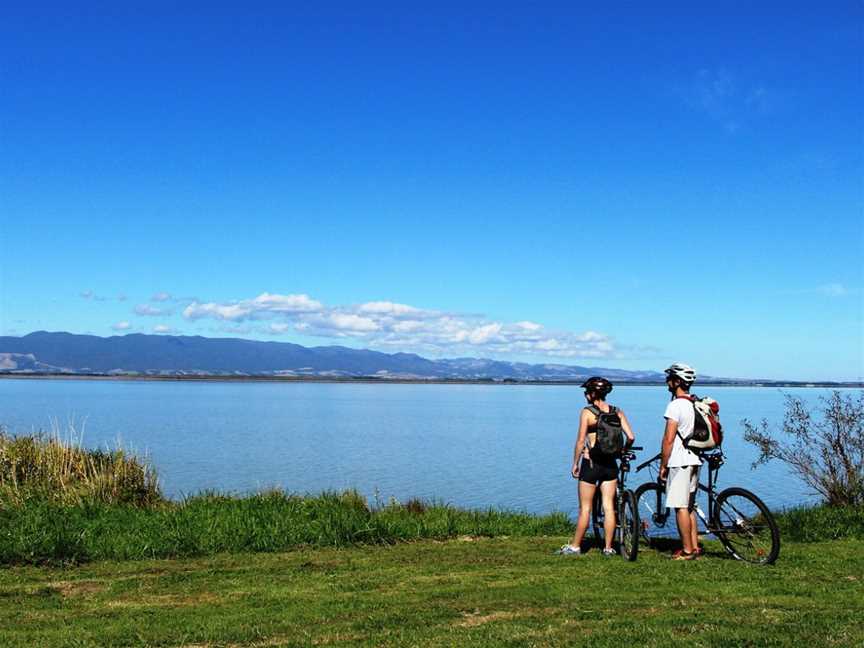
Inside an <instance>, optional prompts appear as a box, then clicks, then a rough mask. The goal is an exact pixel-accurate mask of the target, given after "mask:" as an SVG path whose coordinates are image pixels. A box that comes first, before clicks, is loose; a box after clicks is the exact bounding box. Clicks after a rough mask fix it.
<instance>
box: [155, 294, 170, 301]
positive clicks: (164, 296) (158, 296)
mask: <svg viewBox="0 0 864 648" xmlns="http://www.w3.org/2000/svg"><path fill="white" fill-rule="evenodd" d="M150 301H153V302H166V301H171V293H167V292H157V293H156V294H154V295H153V296H152V297H151V298H150Z"/></svg>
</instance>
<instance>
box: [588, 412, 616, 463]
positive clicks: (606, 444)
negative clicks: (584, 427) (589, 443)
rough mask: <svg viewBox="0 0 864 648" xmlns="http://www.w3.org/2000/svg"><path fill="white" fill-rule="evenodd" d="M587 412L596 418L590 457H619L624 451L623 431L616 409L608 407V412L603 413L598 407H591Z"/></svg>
mask: <svg viewBox="0 0 864 648" xmlns="http://www.w3.org/2000/svg"><path fill="white" fill-rule="evenodd" d="M588 411H589V412H591V413H592V414H594V416H596V417H597V427H596V428H595V432H596V433H597V434H596V436H595V440H594V446H593V447H592V448H591V451H590V453H591V456H592V457H598V458H611V457H617V456H618V455H620V454H621V451H622V450H623V449H624V429H623V428H622V427H621V417H620V416H618V409H617V408H616V407H614V406H612V405H610V406H609V412H603V411H601V410H600V408H599V407H596V406H594V405H591V406H590V407H588Z"/></svg>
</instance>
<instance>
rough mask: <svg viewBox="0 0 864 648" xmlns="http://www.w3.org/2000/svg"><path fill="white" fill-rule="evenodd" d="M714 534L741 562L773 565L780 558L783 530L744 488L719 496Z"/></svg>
mask: <svg viewBox="0 0 864 648" xmlns="http://www.w3.org/2000/svg"><path fill="white" fill-rule="evenodd" d="M714 535H716V536H717V538H718V539H719V540H720V542H721V543H722V544H723V547H724V548H725V549H726V551H728V552H729V553H730V554H731V555H732V556H734V557H735V558H737V559H738V560H743V561H745V562H749V563H755V564H757V565H770V564H771V563H773V562H774V561H775V560H777V556H778V555H780V530H779V529H778V528H777V523H776V522H775V521H774V516H773V515H771V511H769V510H768V507H767V506H765V504H764V502H762V500H760V499H759V498H758V497H756V495H754V494H753V493H751V492H750V491H748V490H746V489H744V488H737V487H733V488H727V489H726V490H724V491H721V493H720V494H719V495H718V496H717V503H716V506H715V508H714Z"/></svg>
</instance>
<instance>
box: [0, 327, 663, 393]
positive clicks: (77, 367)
mask: <svg viewBox="0 0 864 648" xmlns="http://www.w3.org/2000/svg"><path fill="white" fill-rule="evenodd" d="M0 373H14V374H58V373H59V374H85V375H86V374H91V375H106V374H107V375H143V376H196V375H208V376H211V375H214V376H296V377H321V378H358V377H374V378H378V379H418V380H518V381H561V382H564V381H566V382H570V381H581V380H584V379H585V378H587V377H588V376H594V375H603V376H606V377H607V378H609V379H610V380H619V381H626V382H645V383H650V382H654V383H656V382H662V380H663V374H662V373H659V372H657V371H626V370H623V369H609V368H605V367H604V368H600V367H580V366H574V365H565V364H528V363H524V362H502V361H498V360H486V359H478V358H453V359H444V360H429V359H427V358H423V357H421V356H419V355H416V354H413V353H381V352H379V351H369V350H365V349H350V348H347V347H343V346H323V347H311V348H309V347H304V346H300V345H299V344H290V343H287V342H260V341H257V340H243V339H236V338H205V337H200V336H174V335H143V334H139V333H133V334H130V335H122V336H112V337H108V338H103V337H98V336H95V335H75V334H72V333H49V332H47V331H37V332H35V333H30V334H29V335H25V336H23V337H12V336H6V337H0Z"/></svg>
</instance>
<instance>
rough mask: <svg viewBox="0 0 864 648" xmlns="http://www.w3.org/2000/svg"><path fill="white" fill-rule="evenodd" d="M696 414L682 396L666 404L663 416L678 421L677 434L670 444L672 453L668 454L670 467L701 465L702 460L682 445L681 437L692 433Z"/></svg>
mask: <svg viewBox="0 0 864 648" xmlns="http://www.w3.org/2000/svg"><path fill="white" fill-rule="evenodd" d="M695 416H696V414H695V413H694V412H693V403H691V402H690V401H689V400H687V399H684V398H676V399H674V400H673V401H671V402H670V403H669V404H668V405H667V406H666V412H665V413H664V414H663V417H664V418H667V419H669V420H671V421H675V422H677V423H678V434H676V435H675V441H674V442H673V444H672V454H670V455H669V463H668V464H667V465H668V466H669V467H670V468H676V467H681V466H701V465H702V461H701V459H699V457H698V455H696V453H695V452H692V451H690V450H688V449H687V448H685V447H684V443H683V442H682V441H681V437H684V438H685V439H686V438H688V437H689V436H690V435H691V434H693V424H694V421H695Z"/></svg>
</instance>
